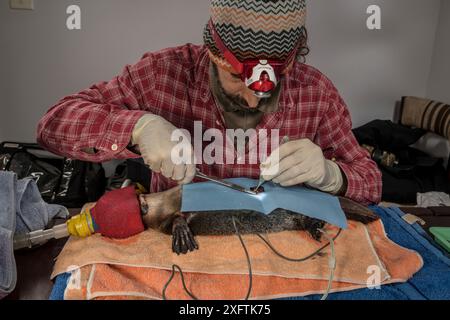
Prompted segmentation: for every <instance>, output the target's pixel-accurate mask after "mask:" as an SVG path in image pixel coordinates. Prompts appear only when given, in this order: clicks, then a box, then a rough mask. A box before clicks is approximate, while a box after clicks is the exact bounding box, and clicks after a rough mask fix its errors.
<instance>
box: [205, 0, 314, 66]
mask: <svg viewBox="0 0 450 320" xmlns="http://www.w3.org/2000/svg"><path fill="white" fill-rule="evenodd" d="M210 13H211V20H212V23H213V24H214V27H215V29H216V31H217V34H218V35H219V36H220V38H221V39H222V41H223V42H224V44H225V46H226V47H227V48H228V49H229V50H230V51H231V52H232V53H233V54H234V55H235V56H236V57H237V58H238V59H239V60H240V61H245V60H248V59H268V60H270V59H274V60H281V61H284V60H286V59H287V58H288V56H289V54H290V53H291V52H292V50H294V49H295V47H296V45H297V44H298V41H299V39H300V36H301V34H302V28H304V25H305V19H306V0H212V1H211V7H210ZM203 38H204V42H205V45H206V46H207V47H208V49H209V51H210V56H211V58H212V59H213V61H215V62H216V63H218V64H219V65H221V66H222V67H225V69H230V68H231V66H230V65H229V64H228V62H226V61H225V59H224V58H223V56H222V53H221V52H220V50H219V49H218V48H217V46H216V44H215V42H214V39H213V37H212V34H211V30H210V28H209V26H208V24H207V25H206V27H205V30H204V34H203Z"/></svg>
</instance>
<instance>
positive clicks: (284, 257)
mask: <svg viewBox="0 0 450 320" xmlns="http://www.w3.org/2000/svg"><path fill="white" fill-rule="evenodd" d="M341 232H342V229H339V232H338V233H337V235H336V236H335V237H334V238H333V241H335V240H336V239H337V238H338V237H339V235H340V234H341ZM256 235H257V236H258V237H259V238H260V239H261V240H262V241H264V243H265V244H267V245H268V246H269V248H270V249H271V250H272V251H273V253H275V254H276V255H277V256H279V257H280V258H282V259H284V260H287V261H291V262H303V261H306V260H308V259H311V258H312V257H314V256H315V255H318V254H319V253H320V252H322V251H323V250H324V249H325V248H327V247H328V246H329V245H330V244H331V242H328V243H327V244H326V245H324V246H323V247H322V248H320V249H318V250H317V251H315V252H313V253H311V254H310V255H309V256H306V257H304V258H300V259H294V258H289V257H286V256H284V255H283V254H281V253H280V252H279V251H278V250H277V249H275V248H274V247H273V245H272V244H271V243H270V242H269V240H267V239H265V238H264V237H263V236H262V235H260V234H259V233H257V234H256Z"/></svg>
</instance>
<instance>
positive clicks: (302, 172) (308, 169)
mask: <svg viewBox="0 0 450 320" xmlns="http://www.w3.org/2000/svg"><path fill="white" fill-rule="evenodd" d="M261 174H262V177H263V178H264V179H265V180H266V181H273V182H274V183H278V184H280V185H281V186H283V187H289V186H294V185H298V184H302V183H304V184H306V185H308V186H310V187H313V188H315V189H319V190H321V191H324V192H329V193H332V194H337V193H338V192H339V191H340V190H341V188H342V186H343V177H342V173H341V170H340V168H339V166H338V165H337V164H336V163H334V162H333V161H330V160H327V159H325V157H324V155H323V152H322V149H320V147H319V146H317V145H315V144H314V143H313V142H311V141H310V140H309V139H302V140H295V141H291V142H287V143H285V144H282V145H281V146H280V147H279V148H278V149H277V150H274V152H272V154H271V155H270V157H269V158H268V159H267V161H265V162H264V163H263V164H262V165H261Z"/></svg>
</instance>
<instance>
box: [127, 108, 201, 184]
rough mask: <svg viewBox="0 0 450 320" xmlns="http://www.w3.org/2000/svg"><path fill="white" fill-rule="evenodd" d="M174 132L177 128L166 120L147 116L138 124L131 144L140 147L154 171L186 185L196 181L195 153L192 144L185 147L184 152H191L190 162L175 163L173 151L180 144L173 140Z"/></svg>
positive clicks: (145, 159)
mask: <svg viewBox="0 0 450 320" xmlns="http://www.w3.org/2000/svg"><path fill="white" fill-rule="evenodd" d="M174 130H177V128H176V127H175V126H173V125H172V124H171V123H170V122H169V121H167V120H165V119H164V118H162V117H160V116H157V115H154V114H146V115H144V116H143V117H142V118H141V119H139V121H138V122H137V123H136V125H135V127H134V130H133V136H132V141H131V142H132V144H133V145H137V146H138V149H139V151H140V153H141V155H142V158H143V159H144V162H145V163H146V164H147V165H148V166H149V167H150V169H151V170H152V171H154V172H156V173H161V174H162V175H163V176H165V177H166V178H170V179H172V180H175V181H178V182H179V184H186V183H189V182H191V181H192V180H193V179H194V176H195V173H196V169H195V158H194V151H193V150H192V145H191V144H189V145H187V146H184V148H183V150H186V149H188V150H191V153H190V154H191V156H190V157H189V159H187V160H189V162H188V163H183V164H174V163H173V161H172V157H171V156H172V149H173V148H174V147H175V146H177V145H178V144H179V142H176V141H175V142H174V141H172V140H171V138H172V133H173V131H174ZM183 141H188V139H187V138H185V139H183Z"/></svg>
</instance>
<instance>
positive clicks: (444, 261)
mask: <svg viewBox="0 0 450 320" xmlns="http://www.w3.org/2000/svg"><path fill="white" fill-rule="evenodd" d="M371 209H372V210H374V211H376V213H377V214H378V215H379V216H380V217H381V219H382V220H383V223H384V227H385V229H386V233H387V234H388V236H389V238H390V239H391V240H393V241H394V242H396V243H397V244H399V245H401V246H403V247H405V248H408V249H412V250H415V251H417V252H418V253H419V254H420V255H421V256H422V258H423V260H424V267H423V268H422V269H421V270H420V271H419V272H418V273H417V274H416V275H415V276H414V278H412V279H411V280H409V281H408V282H406V283H400V284H391V285H385V286H382V287H381V289H379V290H377V289H373V290H370V289H360V290H353V291H348V292H341V293H333V294H330V295H329V297H328V300H450V257H449V255H447V254H446V253H445V252H444V251H443V250H441V249H440V248H439V247H438V246H437V245H434V244H433V243H432V242H430V240H431V237H430V236H428V234H427V233H426V232H425V231H424V230H423V229H422V228H421V227H420V226H418V225H413V226H411V225H409V224H407V223H406V222H405V221H404V220H403V219H402V218H401V217H402V216H403V215H404V213H403V212H402V211H400V210H399V209H397V208H383V207H372V208H371ZM68 279H69V275H68V274H63V275H60V276H58V277H57V278H56V282H55V285H54V287H53V291H52V293H51V296H50V300H63V298H64V290H65V288H66V286H67V281H68ZM320 298H321V295H312V296H308V297H298V298H290V299H287V300H319V299H320Z"/></svg>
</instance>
